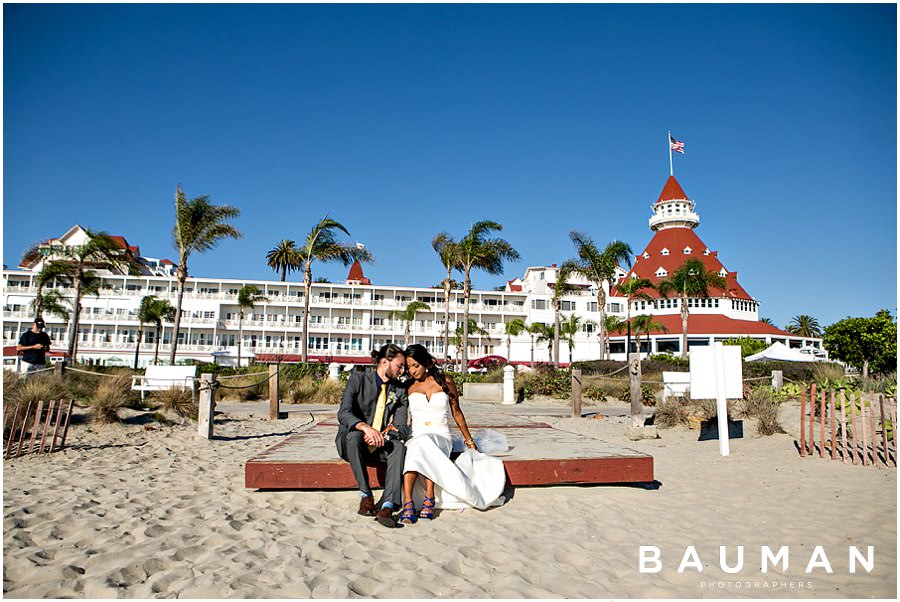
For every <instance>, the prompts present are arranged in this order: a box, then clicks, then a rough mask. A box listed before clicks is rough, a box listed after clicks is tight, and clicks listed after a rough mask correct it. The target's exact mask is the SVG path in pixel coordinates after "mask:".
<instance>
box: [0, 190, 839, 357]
mask: <svg viewBox="0 0 900 602" xmlns="http://www.w3.org/2000/svg"><path fill="white" fill-rule="evenodd" d="M699 223H700V218H699V216H698V215H697V213H696V212H695V208H694V202H693V201H691V200H689V199H688V198H687V195H685V193H684V191H683V190H682V189H681V186H679V184H678V182H677V181H676V180H675V178H674V177H670V178H669V180H668V181H667V182H666V184H665V187H664V188H663V191H662V193H661V194H660V196H659V199H657V201H656V203H655V204H654V205H653V216H652V217H651V218H650V227H651V229H652V230H653V231H654V236H653V238H652V239H651V240H650V243H649V244H648V245H647V247H646V248H645V249H644V251H643V252H642V253H641V254H639V255H638V256H637V257H636V258H635V262H634V266H633V268H632V269H631V270H630V271H628V272H626V271H624V270H619V272H618V274H617V282H621V280H622V279H623V278H629V277H635V276H636V277H645V278H648V279H650V280H651V281H653V282H658V281H659V280H661V279H663V278H665V277H666V276H667V275H668V274H669V273H671V272H672V271H673V270H674V269H676V268H677V267H678V266H679V265H681V263H682V262H683V261H684V260H685V259H687V258H691V257H695V258H698V259H701V260H702V261H703V262H704V264H705V265H707V267H708V269H712V270H715V271H717V272H719V273H720V274H722V275H723V277H725V278H726V281H727V283H728V290H727V291H724V292H722V291H716V290H713V291H710V293H711V296H710V297H709V298H698V299H689V300H688V305H689V310H690V319H689V322H688V346H689V347H693V346H698V345H709V344H710V343H712V342H714V341H718V340H724V339H728V338H732V337H752V338H755V339H759V340H762V341H765V342H767V343H772V342H775V341H781V342H782V343H784V344H785V345H788V346H789V347H792V348H802V349H805V350H807V351H809V352H816V353H817V354H822V353H823V352H822V349H821V340H820V339H814V338H803V337H797V336H794V335H791V334H788V333H787V332H784V331H782V330H780V329H778V328H776V327H774V326H769V325H767V324H764V323H762V322H759V313H758V311H759V303H758V301H756V300H755V299H753V298H752V297H751V296H750V295H749V294H748V293H747V292H746V291H745V290H744V288H743V287H742V286H741V285H740V284H738V281H737V272H733V271H728V270H727V269H726V268H725V267H724V265H723V264H722V262H721V261H720V260H719V258H718V254H717V252H716V251H711V250H710V249H709V248H707V246H706V245H705V244H704V243H703V242H702V241H701V240H700V238H699V237H698V236H697V235H696V233H695V232H694V229H695V228H696V227H697V226H698V225H699ZM113 238H114V240H116V241H118V242H119V243H121V248H122V251H121V252H122V253H123V254H127V255H129V256H130V257H131V258H132V259H134V260H135V261H136V262H137V264H138V265H139V266H140V267H139V271H140V274H138V275H129V274H116V273H112V272H109V271H102V272H98V274H100V275H101V276H102V277H103V279H104V282H105V284H106V285H108V288H107V289H104V290H103V291H101V292H100V295H99V296H97V297H94V296H87V297H85V298H84V299H83V300H82V304H83V307H84V309H83V310H82V314H81V321H80V325H79V331H78V334H77V336H78V357H79V359H80V360H82V361H87V362H95V363H99V364H104V365H128V366H130V365H132V363H133V361H134V352H135V346H136V342H137V336H138V328H139V324H138V322H137V308H138V305H139V304H140V300H141V298H142V297H144V296H145V295H153V296H155V297H158V298H165V299H168V300H170V302H172V303H173V304H174V303H175V299H176V290H177V281H176V279H175V268H176V265H175V264H174V263H173V262H172V261H170V260H168V259H155V258H150V257H144V256H141V255H140V250H139V248H138V247H137V246H136V245H130V244H129V243H128V241H126V240H125V239H124V238H122V237H119V236H115V237H113ZM86 239H87V233H86V231H85V230H84V229H83V228H81V227H80V226H73V227H72V228H70V229H69V230H68V231H67V232H66V233H65V234H63V235H62V236H60V237H59V238H55V239H50V240H48V241H46V242H44V243H42V244H41V245H39V246H38V247H37V248H36V249H35V252H34V253H32V254H30V256H29V257H28V258H26V260H25V261H23V262H22V264H21V265H20V266H19V268H18V269H15V270H9V269H4V270H3V283H2V284H3V345H4V365H5V366H8V367H11V366H15V365H16V364H17V360H16V357H15V355H14V349H15V347H14V346H15V344H16V341H17V340H18V337H19V335H20V334H21V332H23V330H24V329H26V328H28V327H29V326H30V323H31V321H32V320H33V318H34V315H33V311H32V309H31V304H32V302H33V301H34V298H35V293H36V289H35V277H36V275H37V273H38V272H39V271H40V269H41V268H42V267H43V265H44V263H45V262H46V261H48V260H49V259H52V258H53V257H54V256H55V255H58V249H59V248H60V247H62V246H66V245H79V244H82V243H84V242H85V240H86ZM435 261H437V259H436V260H435ZM557 272H558V268H557V266H556V264H552V265H550V266H532V267H528V268H526V270H525V273H524V274H523V275H522V276H521V277H517V278H514V279H513V280H509V281H507V283H506V285H505V286H504V287H502V290H475V291H472V296H471V299H470V302H469V303H470V304H469V310H470V318H471V319H473V320H475V321H476V322H477V323H478V325H479V327H480V328H481V329H483V330H484V331H486V333H487V334H472V335H471V336H470V349H469V357H470V358H472V359H474V358H478V357H482V356H485V355H500V356H503V357H506V358H509V359H510V360H511V361H513V362H515V363H519V364H527V363H528V362H530V360H531V355H532V338H531V337H530V336H529V335H528V333H523V334H520V335H517V336H514V337H511V349H508V348H507V343H506V341H507V336H506V334H505V323H506V322H509V321H512V320H514V319H521V320H524V321H525V322H526V323H527V324H532V323H535V322H544V323H547V324H552V323H553V319H554V316H553V308H552V305H551V302H550V300H551V297H552V293H553V285H554V284H555V282H556V275H557ZM245 284H252V285H255V286H256V287H257V288H259V289H260V291H261V292H262V294H264V295H265V296H267V297H268V298H269V301H267V302H264V303H259V304H258V305H257V306H256V307H255V308H254V309H253V310H252V311H251V312H250V313H249V314H247V313H246V312H245V318H244V321H243V342H242V348H241V358H242V360H243V361H244V362H247V361H250V360H256V361H263V362H274V361H282V362H296V361H299V360H300V353H301V351H300V350H301V341H302V336H303V323H302V317H303V305H304V294H305V293H304V285H303V283H302V282H279V281H275V280H247V279H233V278H228V279H226V278H206V277H190V278H188V281H187V286H186V290H185V296H184V304H183V317H182V324H181V332H180V333H179V345H178V355H177V361H200V362H217V363H220V364H225V365H233V364H234V363H235V362H236V360H237V345H238V337H239V329H238V313H239V308H238V305H237V293H238V290H239V289H240V288H241V287H242V286H244V285H245ZM573 284H575V285H576V286H578V287H579V288H580V289H581V290H580V291H578V292H577V293H576V294H573V295H569V296H567V297H566V298H565V299H564V300H563V303H562V308H561V310H562V311H561V319H566V318H568V316H569V315H571V314H572V313H575V314H576V315H578V316H579V317H581V318H582V320H583V326H582V329H581V331H580V332H579V333H578V334H577V335H576V336H575V346H574V349H573V350H571V351H570V350H569V349H568V345H567V344H566V343H565V342H563V343H561V345H560V361H561V362H562V363H563V364H568V363H569V362H570V361H572V360H574V361H580V360H591V359H598V358H599V354H600V343H599V340H598V338H597V334H598V328H597V322H598V320H599V315H600V314H599V311H598V308H597V301H596V292H597V291H596V288H595V285H593V284H591V283H589V282H587V281H584V280H582V279H578V278H575V279H573ZM604 288H606V289H608V285H604ZM49 289H51V290H52V289H55V290H58V291H59V292H60V293H61V294H62V295H63V296H66V295H71V294H72V291H71V290H70V289H68V288H65V287H63V286H61V285H59V284H57V283H51V285H50V287H49ZM607 292H608V295H609V296H608V297H607V304H606V311H607V313H608V314H609V315H614V316H617V317H619V318H622V319H624V318H625V316H626V310H627V308H626V299H624V298H623V297H621V296H619V295H617V291H616V289H615V286H613V287H612V290H611V291H609V290H607ZM651 294H652V293H651ZM413 300H418V301H422V302H424V303H426V304H428V306H429V310H427V311H422V312H420V313H419V314H418V315H417V316H416V320H415V321H414V323H413V324H412V326H411V329H410V330H411V341H410V342H416V343H421V344H423V345H424V346H425V347H426V348H428V349H429V350H430V351H431V352H432V353H434V354H435V355H436V356H438V357H444V348H443V342H442V334H443V327H444V322H443V320H444V292H443V290H442V289H439V288H428V287H416V286H406V285H381V284H375V283H372V282H371V281H370V280H369V279H368V278H366V276H365V275H364V273H363V269H362V266H360V265H359V264H358V263H355V264H353V265H352V266H351V268H350V270H349V273H348V275H347V279H346V280H345V281H344V282H343V283H334V284H332V283H313V284H312V287H311V299H310V316H309V333H308V335H307V337H308V340H309V358H310V360H311V361H318V362H332V361H334V362H339V363H346V364H352V363H368V362H369V361H370V360H369V358H370V355H369V354H370V352H371V351H372V350H373V349H375V348H378V347H379V346H381V345H383V344H385V343H388V342H395V343H401V344H402V342H403V339H404V324H403V323H402V322H401V321H399V320H397V319H395V318H393V317H392V316H391V312H392V311H396V310H402V309H403V308H405V307H406V305H408V304H409V303H410V302H412V301H413ZM679 312H680V307H679V301H678V299H675V298H669V299H661V298H658V295H654V300H653V301H646V300H634V301H632V307H631V315H632V317H634V316H636V315H640V314H651V315H653V316H654V319H655V320H656V321H657V322H660V323H662V324H663V325H664V326H665V327H666V329H667V332H666V331H662V330H660V331H655V332H652V333H651V334H650V342H649V345H648V344H647V343H646V339H645V338H644V337H642V341H641V345H642V349H641V351H642V352H643V353H645V354H648V353H651V354H655V353H665V352H670V353H676V354H677V353H680V344H681V320H680V317H679ZM44 319H45V321H46V323H47V331H48V333H49V334H50V337H51V339H52V340H53V343H54V346H53V351H54V352H55V355H54V357H58V354H59V352H61V351H64V350H65V349H66V347H67V343H68V333H67V324H66V323H65V322H63V321H62V320H60V319H59V318H57V317H55V316H53V315H48V314H45V315H44ZM462 319H463V295H462V290H452V291H451V292H450V332H451V336H452V334H453V331H454V330H455V329H456V326H457V324H460V323H461V322H462ZM143 331H144V339H143V343H142V344H141V354H140V358H139V364H140V365H141V366H145V365H147V364H149V363H151V362H152V360H153V353H154V346H155V341H154V337H155V333H154V332H153V329H152V328H151V327H150V326H149V325H148V326H145V327H144V329H143ZM171 337H172V325H171V324H166V325H165V328H164V329H163V333H162V338H161V341H160V348H159V353H160V360H161V361H165V359H167V358H168V354H169V350H170V345H171V342H172V341H171ZM625 338H626V337H625V335H624V334H621V333H613V334H612V336H611V338H610V341H611V344H610V352H611V359H616V360H623V359H625ZM635 344H636V343H635V342H634V341H633V345H635ZM11 346H12V347H11ZM10 349H12V351H9V350H10ZM449 352H450V356H451V357H452V358H458V356H459V351H458V350H457V349H456V346H454V345H452V343H451V346H450V349H449ZM534 358H535V361H537V362H547V361H550V359H551V358H550V356H549V350H548V348H547V345H546V344H538V343H535V344H534Z"/></svg>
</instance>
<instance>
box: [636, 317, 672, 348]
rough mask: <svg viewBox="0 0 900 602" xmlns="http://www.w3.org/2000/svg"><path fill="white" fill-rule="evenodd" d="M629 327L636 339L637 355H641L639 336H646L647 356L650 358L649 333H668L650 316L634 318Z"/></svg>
mask: <svg viewBox="0 0 900 602" xmlns="http://www.w3.org/2000/svg"><path fill="white" fill-rule="evenodd" d="M631 327H632V329H633V330H634V332H635V336H636V337H637V339H638V341H637V344H638V345H637V347H638V355H640V353H641V334H646V335H647V356H648V357H649V356H650V333H651V332H669V329H668V328H666V327H665V325H663V324H662V323H660V322H657V321H656V320H654V319H653V316H652V315H650V314H641V315H639V316H635V317H634V320H632V322H631Z"/></svg>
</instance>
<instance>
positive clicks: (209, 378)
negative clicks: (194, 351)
mask: <svg viewBox="0 0 900 602" xmlns="http://www.w3.org/2000/svg"><path fill="white" fill-rule="evenodd" d="M215 395H216V375H215V374H209V373H206V372H205V373H203V374H201V375H200V407H199V408H198V412H197V434H198V435H200V436H201V437H203V438H204V439H212V437H213V408H214V407H215V402H214V401H213V400H214V399H215Z"/></svg>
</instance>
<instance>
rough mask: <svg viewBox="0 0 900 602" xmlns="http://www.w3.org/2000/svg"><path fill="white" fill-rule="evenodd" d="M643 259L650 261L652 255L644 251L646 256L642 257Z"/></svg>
mask: <svg viewBox="0 0 900 602" xmlns="http://www.w3.org/2000/svg"><path fill="white" fill-rule="evenodd" d="M641 257H643V258H644V259H650V253H648V252H647V251H644V254H643V255H641Z"/></svg>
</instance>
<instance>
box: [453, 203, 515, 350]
mask: <svg viewBox="0 0 900 602" xmlns="http://www.w3.org/2000/svg"><path fill="white" fill-rule="evenodd" d="M495 230H497V231H500V230H503V226H501V225H500V224H498V223H497V222H492V221H488V220H484V221H480V222H476V223H475V224H474V225H473V226H472V229H471V230H469V231H468V232H467V233H466V235H465V236H464V237H463V239H462V240H460V241H459V243H458V247H459V249H458V250H459V255H458V256H457V259H458V263H459V268H458V269H459V271H461V272H462V273H463V274H464V276H465V279H464V280H463V303H464V307H463V346H462V365H463V366H467V365H468V364H467V361H468V347H469V330H468V326H469V298H470V297H471V296H472V279H471V271H472V269H473V268H475V269H478V270H483V271H485V272H487V273H488V274H494V275H496V274H502V273H503V262H504V260H508V261H518V259H519V252H518V251H516V250H515V249H514V248H513V247H512V245H510V244H509V243H508V242H506V241H505V240H503V239H502V238H488V236H489V235H490V234H491V232H493V231H495Z"/></svg>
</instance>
